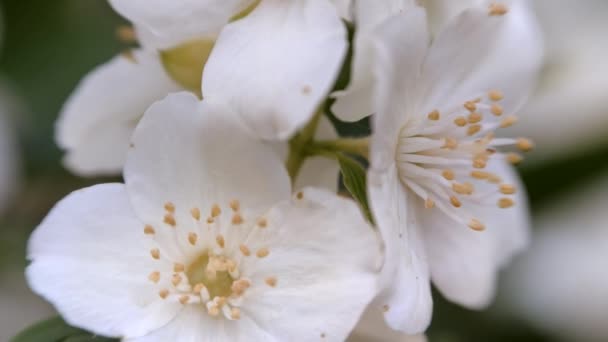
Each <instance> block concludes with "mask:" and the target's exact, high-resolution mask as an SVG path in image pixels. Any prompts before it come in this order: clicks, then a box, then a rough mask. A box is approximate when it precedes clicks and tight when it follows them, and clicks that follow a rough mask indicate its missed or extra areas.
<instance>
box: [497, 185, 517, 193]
mask: <svg viewBox="0 0 608 342" xmlns="http://www.w3.org/2000/svg"><path fill="white" fill-rule="evenodd" d="M516 190H517V189H516V188H515V186H514V185H511V184H501V185H500V192H501V193H502V194H505V195H513V194H514V193H515V191H516Z"/></svg>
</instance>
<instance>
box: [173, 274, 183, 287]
mask: <svg viewBox="0 0 608 342" xmlns="http://www.w3.org/2000/svg"><path fill="white" fill-rule="evenodd" d="M181 282H182V276H180V275H179V274H177V273H174V274H173V277H171V284H173V286H177V285H179V283H181Z"/></svg>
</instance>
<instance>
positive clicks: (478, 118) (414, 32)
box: [368, 3, 541, 333]
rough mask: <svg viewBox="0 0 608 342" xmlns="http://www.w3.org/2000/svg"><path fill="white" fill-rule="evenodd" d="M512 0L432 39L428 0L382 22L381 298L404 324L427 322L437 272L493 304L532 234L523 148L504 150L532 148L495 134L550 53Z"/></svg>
mask: <svg viewBox="0 0 608 342" xmlns="http://www.w3.org/2000/svg"><path fill="white" fill-rule="evenodd" d="M514 5H517V6H514V7H513V8H512V11H508V9H509V8H508V7H507V6H505V5H502V4H494V5H492V6H489V7H488V6H485V5H484V6H481V7H477V8H471V9H469V10H466V11H464V12H463V13H462V14H460V15H459V16H457V17H455V18H454V20H452V21H451V22H450V23H448V24H447V25H446V26H445V27H444V29H443V30H442V31H440V32H439V34H438V35H437V36H436V37H435V38H434V40H433V43H432V45H430V47H429V33H428V29H427V21H426V16H425V12H424V10H423V9H422V8H412V9H410V10H408V11H405V12H403V13H402V14H400V15H397V16H394V17H392V18H390V19H389V20H387V21H386V22H385V23H384V24H383V25H382V26H381V27H380V28H379V29H378V30H377V31H376V40H375V53H377V59H376V63H375V64H374V68H375V77H376V78H377V85H376V86H377V98H376V100H377V101H378V102H377V103H376V104H375V106H376V109H377V114H376V115H375V116H374V117H373V120H372V127H373V129H374V132H375V134H374V135H373V136H372V139H371V144H370V170H369V173H368V177H369V179H368V186H369V190H368V191H369V197H370V198H369V200H370V205H371V208H372V211H373V213H374V218H375V222H376V224H377V225H378V227H379V229H380V232H381V233H382V235H383V239H384V241H385V245H386V260H385V265H384V270H383V273H384V278H385V279H384V283H385V284H386V285H387V289H386V291H385V293H384V296H382V297H381V298H380V300H381V301H382V302H383V303H381V304H383V305H384V309H385V311H386V313H385V317H386V319H387V322H388V324H389V325H390V326H391V327H393V328H395V329H398V330H402V331H404V332H408V333H416V332H420V331H423V330H424V329H425V328H426V327H427V326H428V323H429V321H430V318H431V312H432V299H431V294H430V280H431V279H432V281H433V283H434V284H435V285H436V286H437V288H438V289H439V290H440V292H442V294H443V295H444V296H446V297H447V298H448V299H449V300H452V301H454V302H456V303H459V304H462V305H464V306H466V307H469V308H483V307H485V306H486V305H487V304H488V303H489V302H490V301H491V299H492V298H493V295H494V291H495V283H496V275H497V271H498V270H499V268H500V267H502V266H503V265H504V264H505V263H507V262H508V261H509V260H510V258H511V256H512V255H513V254H515V253H517V252H519V251H520V250H521V249H522V248H523V247H524V246H525V245H526V243H527V240H528V222H527V212H528V210H527V203H526V197H525V195H524V189H523V188H522V186H521V184H520V182H519V179H518V177H517V176H516V174H515V172H514V170H513V169H512V167H511V166H510V165H509V163H508V161H513V159H516V158H517V156H515V155H512V154H503V153H500V152H499V151H497V150H495V147H502V146H507V145H516V146H517V147H519V148H520V149H523V150H527V149H529V148H530V147H531V146H530V143H529V141H527V140H525V139H507V138H495V137H494V131H495V130H496V129H498V128H501V127H507V126H509V125H510V124H512V123H513V122H514V121H515V117H514V116H512V115H511V114H513V113H514V112H515V111H516V110H517V109H518V108H519V106H520V105H521V104H522V102H523V101H524V100H525V98H526V96H527V91H528V90H529V89H530V87H531V85H530V84H528V83H532V80H533V79H534V75H535V73H534V71H535V67H538V65H539V59H540V51H541V50H540V47H539V46H537V44H538V40H537V37H536V36H535V35H534V33H535V31H534V29H533V28H534V25H533V24H534V22H533V21H530V18H529V17H528V16H527V12H525V11H520V7H518V6H519V3H517V4H514ZM507 12H508V13H507ZM527 24H530V25H532V26H531V27H529V28H530V29H529V30H526V27H527V26H526V25H527ZM514 47H517V48H518V49H519V50H521V51H520V52H519V54H518V56H515V57H513V56H511V55H510V54H507V53H506V52H507V51H510V50H511V49H513V48H514ZM446 61H449V63H446ZM495 89H500V90H501V91H498V90H495ZM503 97H504V99H503ZM486 227H487V228H488V229H487V231H485V232H482V231H484V230H485V229H486ZM429 278H430V279H429Z"/></svg>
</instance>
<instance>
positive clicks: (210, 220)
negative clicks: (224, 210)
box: [207, 216, 215, 224]
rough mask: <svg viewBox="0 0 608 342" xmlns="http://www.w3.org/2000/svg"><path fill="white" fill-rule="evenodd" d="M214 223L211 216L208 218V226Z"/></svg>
mask: <svg viewBox="0 0 608 342" xmlns="http://www.w3.org/2000/svg"><path fill="white" fill-rule="evenodd" d="M213 222H215V220H214V219H213V217H211V216H209V217H207V223H208V224H212V223H213Z"/></svg>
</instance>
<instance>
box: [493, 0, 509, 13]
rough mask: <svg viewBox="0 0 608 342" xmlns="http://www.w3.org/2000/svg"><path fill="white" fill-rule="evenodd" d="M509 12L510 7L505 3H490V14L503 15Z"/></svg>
mask: <svg viewBox="0 0 608 342" xmlns="http://www.w3.org/2000/svg"><path fill="white" fill-rule="evenodd" d="M507 12H509V8H508V7H507V6H506V5H505V4H501V3H498V2H495V3H492V4H490V10H489V12H488V14H489V15H490V16H501V15H505V14H507Z"/></svg>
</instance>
